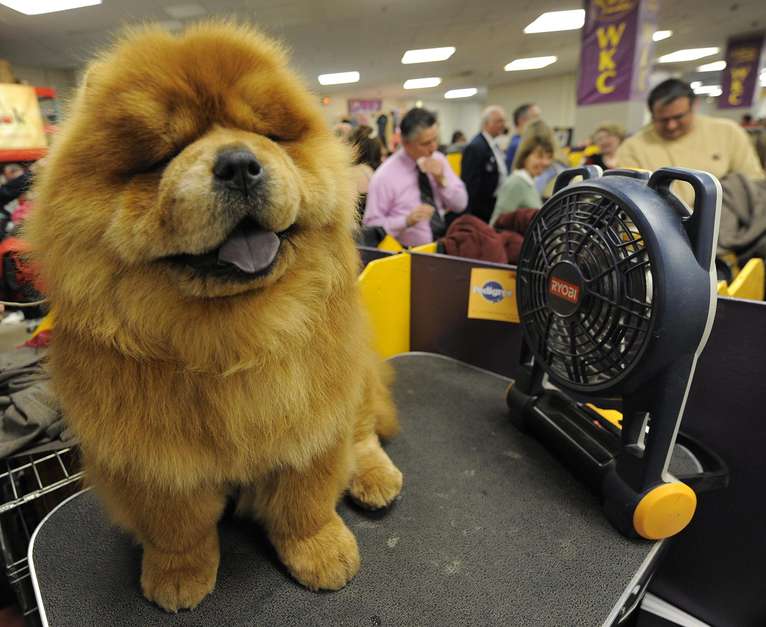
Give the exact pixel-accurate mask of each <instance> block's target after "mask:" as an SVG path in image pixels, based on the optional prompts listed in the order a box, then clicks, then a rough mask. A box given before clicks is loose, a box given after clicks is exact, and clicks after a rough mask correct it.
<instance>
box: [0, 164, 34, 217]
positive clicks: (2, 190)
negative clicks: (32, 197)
mask: <svg viewBox="0 0 766 627" xmlns="http://www.w3.org/2000/svg"><path fill="white" fill-rule="evenodd" d="M31 183H32V177H31V175H30V174H29V173H28V172H27V173H25V174H22V175H21V176H17V177H16V178H15V179H13V180H11V181H8V182H7V183H5V184H4V185H0V209H2V208H3V207H5V205H7V204H8V203H9V202H11V201H12V200H16V199H17V198H18V197H19V196H21V195H22V194H23V193H24V192H25V191H27V189H29V186H30V184H31Z"/></svg>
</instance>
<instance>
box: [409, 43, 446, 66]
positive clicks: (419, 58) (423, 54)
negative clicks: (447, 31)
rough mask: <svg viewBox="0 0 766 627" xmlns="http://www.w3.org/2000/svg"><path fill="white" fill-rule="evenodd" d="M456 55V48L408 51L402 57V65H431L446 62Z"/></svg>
mask: <svg viewBox="0 0 766 627" xmlns="http://www.w3.org/2000/svg"><path fill="white" fill-rule="evenodd" d="M453 54H455V48H454V46H447V47H446V48H424V49H422V50H407V52H405V53H404V56H403V57H402V63H431V62H432V61H446V60H447V59H449V58H450V57H451V56H452V55H453Z"/></svg>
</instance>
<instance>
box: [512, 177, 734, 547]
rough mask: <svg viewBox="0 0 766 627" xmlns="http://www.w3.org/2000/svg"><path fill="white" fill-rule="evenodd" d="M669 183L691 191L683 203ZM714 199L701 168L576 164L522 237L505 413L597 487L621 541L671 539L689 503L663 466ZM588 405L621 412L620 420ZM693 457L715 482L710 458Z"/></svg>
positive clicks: (712, 235)
mask: <svg viewBox="0 0 766 627" xmlns="http://www.w3.org/2000/svg"><path fill="white" fill-rule="evenodd" d="M576 176H581V177H582V180H581V181H578V182H575V183H571V184H570V182H571V181H572V179H573V178H575V177H576ZM675 181H684V182H686V183H689V184H690V185H691V186H692V188H693V189H694V194H695V201H694V210H693V211H691V210H690V209H689V208H688V207H687V206H686V205H685V204H684V203H683V202H682V201H681V200H679V199H678V198H677V197H676V196H675V195H674V194H673V192H672V191H671V189H670V186H671V184H672V183H674V182H675ZM720 208H721V186H720V184H719V183H718V181H717V180H716V179H715V178H714V177H713V176H711V175H710V174H707V173H706V172H699V171H694V170H686V169H677V168H662V169H660V170H657V171H656V172H654V173H653V174H651V176H650V175H649V173H646V172H636V171H630V170H611V171H608V172H606V173H605V174H604V175H603V176H602V175H601V169H600V168H597V167H594V166H588V167H584V168H576V169H572V170H567V171H565V172H563V173H562V174H561V175H559V177H558V179H557V181H556V186H555V189H554V195H553V196H552V197H551V198H550V199H549V200H548V201H547V202H546V203H545V205H544V206H543V207H542V209H541V210H540V212H539V213H538V215H537V216H536V217H535V219H534V220H533V222H532V223H531V224H530V225H529V228H528V230H527V232H526V235H525V241H524V245H523V247H522V250H521V255H520V258H519V264H518V270H517V276H516V291H517V304H518V310H519V315H520V318H521V327H522V333H523V342H522V354H521V368H520V372H519V375H518V377H517V379H516V381H515V382H514V383H513V384H512V385H511V386H510V388H509V391H508V399H507V400H508V404H509V407H510V409H511V416H512V418H513V420H514V422H515V423H516V424H517V425H518V426H520V427H522V428H524V429H526V430H528V431H530V432H531V433H533V434H534V435H536V436H537V437H538V438H540V439H541V440H543V441H544V443H546V444H548V445H549V447H551V448H553V449H554V451H555V452H556V453H557V454H558V456H559V458H560V459H562V461H564V462H565V463H567V464H568V465H569V466H570V467H572V468H574V469H575V470H576V471H577V472H578V473H579V474H580V476H581V478H583V479H584V480H585V481H586V482H587V483H589V484H590V485H591V486H592V487H593V488H594V489H595V490H596V491H597V492H599V493H600V494H601V497H602V500H603V503H604V509H605V513H606V515H607V517H608V518H609V520H610V521H611V522H612V523H613V525H614V526H615V527H617V529H619V530H620V531H621V532H622V533H624V534H626V535H629V536H636V535H639V536H642V537H645V538H651V539H659V538H664V537H668V536H671V535H673V534H675V533H677V532H678V531H680V530H681V529H683V528H684V527H685V526H686V525H687V524H688V522H689V521H690V520H691V517H692V515H693V514H694V510H695V508H696V494H695V492H694V490H692V488H691V487H689V485H687V484H686V483H683V482H681V481H679V480H678V479H677V478H676V477H673V476H671V475H670V474H669V473H668V464H669V461H670V457H671V453H672V451H673V448H674V444H675V441H676V437H677V434H678V429H679V425H680V422H681V418H682V416H683V411H684V404H685V402H686V396H687V393H688V390H689V386H690V383H691V380H692V376H693V373H694V367H695V364H696V361H697V358H698V357H699V355H700V353H701V352H702V349H703V348H704V346H705V343H706V341H707V338H708V335H709V333H710V328H711V326H712V324H713V317H714V314H715V306H716V299H717V296H716V273H715V249H716V241H717V239H718V221H719V214H720ZM594 406H597V407H598V408H610V407H611V408H615V409H619V410H620V411H621V412H622V424H621V427H620V428H618V427H616V426H615V425H613V424H612V423H610V422H609V421H607V420H604V419H603V418H602V417H601V415H602V413H603V412H601V411H599V412H596V411H593V410H591V409H590V408H593V407H594ZM697 448H698V449H699V448H700V447H697ZM701 455H702V457H704V458H705V459H706V460H708V461H710V465H711V466H713V467H715V468H717V469H718V471H717V472H716V473H714V474H715V476H716V477H718V478H719V479H720V477H721V475H722V474H725V473H722V472H721V471H720V468H721V467H722V462H720V460H719V459H718V458H717V457H716V456H715V455H714V454H712V453H710V452H709V451H706V450H704V448H703V449H702V453H701ZM724 468H725V467H724ZM708 479H710V478H709V477H708ZM695 487H696V486H695ZM700 487H703V486H700Z"/></svg>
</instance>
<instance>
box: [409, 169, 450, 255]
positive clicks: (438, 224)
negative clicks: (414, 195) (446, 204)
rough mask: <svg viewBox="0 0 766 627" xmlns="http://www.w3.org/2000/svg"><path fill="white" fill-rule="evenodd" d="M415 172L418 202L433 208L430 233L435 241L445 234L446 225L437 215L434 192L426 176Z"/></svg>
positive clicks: (441, 217) (439, 215)
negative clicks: (418, 192)
mask: <svg viewBox="0 0 766 627" xmlns="http://www.w3.org/2000/svg"><path fill="white" fill-rule="evenodd" d="M416 167H417V166H416ZM417 171H418V188H420V202H422V203H424V204H426V205H431V206H432V207H433V208H434V213H433V215H432V216H431V233H432V235H433V238H434V240H437V239H439V238H440V237H442V236H443V235H444V234H445V233H446V232H447V225H446V224H445V223H444V216H442V215H441V214H440V213H439V209H438V208H437V207H436V201H435V200H434V190H433V187H431V181H430V180H429V179H428V175H427V174H426V173H425V172H423V171H422V170H421V169H420V168H417Z"/></svg>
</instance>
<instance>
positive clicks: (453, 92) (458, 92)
mask: <svg viewBox="0 0 766 627" xmlns="http://www.w3.org/2000/svg"><path fill="white" fill-rule="evenodd" d="M478 92H479V90H478V89H476V88H475V87H466V88H465V89H450V90H449V91H448V92H447V93H445V94H444V97H445V98H448V99H452V98H470V97H471V96H475V95H476V94H477V93H478Z"/></svg>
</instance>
